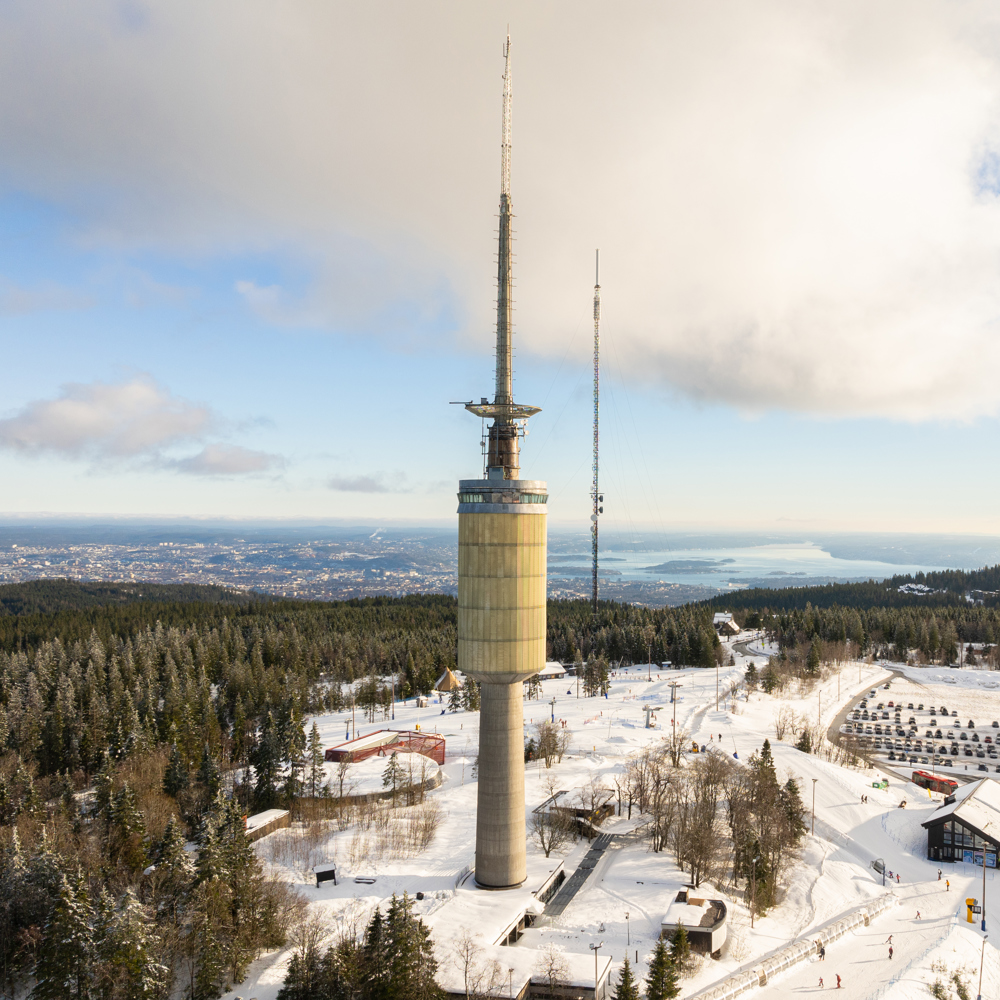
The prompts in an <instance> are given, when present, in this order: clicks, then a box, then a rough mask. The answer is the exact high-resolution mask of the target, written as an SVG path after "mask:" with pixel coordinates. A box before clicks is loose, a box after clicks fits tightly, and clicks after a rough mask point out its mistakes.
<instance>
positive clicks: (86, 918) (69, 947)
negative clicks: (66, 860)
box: [31, 872, 95, 1000]
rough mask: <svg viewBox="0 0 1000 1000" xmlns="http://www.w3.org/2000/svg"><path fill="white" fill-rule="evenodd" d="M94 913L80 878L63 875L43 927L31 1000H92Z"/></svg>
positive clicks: (78, 875) (77, 875) (80, 875)
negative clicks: (53, 905) (56, 898)
mask: <svg viewBox="0 0 1000 1000" xmlns="http://www.w3.org/2000/svg"><path fill="white" fill-rule="evenodd" d="M93 921H94V911H93V908H92V907H91V905H90V899H89V897H88V895H87V888H86V885H85V884H84V880H83V875H82V874H81V873H80V872H77V873H76V874H75V875H74V876H72V878H68V877H66V876H65V875H64V876H63V880H62V887H61V889H60V892H59V901H58V902H57V903H56V906H55V909H54V910H53V912H52V917H51V918H50V919H49V922H48V924H47V925H46V927H45V947H44V948H42V949H41V950H40V952H39V958H38V963H37V964H36V966H35V988H34V989H33V990H32V991H31V1000H91V998H92V997H94V959H95V949H94V934H93V929H92V927H93Z"/></svg>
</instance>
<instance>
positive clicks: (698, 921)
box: [661, 892, 726, 928]
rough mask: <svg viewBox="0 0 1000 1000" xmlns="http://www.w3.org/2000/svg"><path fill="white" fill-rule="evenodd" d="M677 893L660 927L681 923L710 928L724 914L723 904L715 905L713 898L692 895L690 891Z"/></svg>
mask: <svg viewBox="0 0 1000 1000" xmlns="http://www.w3.org/2000/svg"><path fill="white" fill-rule="evenodd" d="M677 895H678V898H677V899H675V900H674V901H673V902H672V903H671V904H670V906H669V907H668V908H667V913H666V916H664V918H663V921H662V923H661V926H662V927H676V926H677V925H678V924H683V925H684V926H685V927H704V928H710V927H714V926H715V925H716V924H717V923H718V922H719V920H721V919H723V918H724V916H725V912H726V911H725V904H722V905H721V906H717V905H716V901H715V900H712V899H705V898H703V897H701V896H692V895H691V894H690V893H683V892H681V893H678V894H677ZM681 897H683V899H682V898H681Z"/></svg>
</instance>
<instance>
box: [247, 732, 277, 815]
mask: <svg viewBox="0 0 1000 1000" xmlns="http://www.w3.org/2000/svg"><path fill="white" fill-rule="evenodd" d="M250 763H251V764H252V765H253V770H254V788H253V794H254V801H255V803H256V805H257V808H258V809H270V808H272V807H273V806H274V805H275V804H276V803H277V801H278V776H279V774H280V773H281V744H280V740H279V737H278V731H277V727H276V726H275V723H274V716H273V715H272V714H271V713H270V712H268V713H267V715H266V716H265V718H264V724H263V725H262V726H261V728H260V734H259V735H258V737H257V742H256V744H255V745H254V748H253V750H251V751H250Z"/></svg>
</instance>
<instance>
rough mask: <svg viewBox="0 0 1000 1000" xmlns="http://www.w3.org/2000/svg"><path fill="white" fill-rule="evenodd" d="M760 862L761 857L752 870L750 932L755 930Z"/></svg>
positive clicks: (757, 859)
mask: <svg viewBox="0 0 1000 1000" xmlns="http://www.w3.org/2000/svg"><path fill="white" fill-rule="evenodd" d="M758 861H760V855H759V854H758V855H757V857H755V858H754V859H753V867H752V868H751V869H750V880H751V888H750V930H753V918H754V910H755V908H756V906H757V862H758Z"/></svg>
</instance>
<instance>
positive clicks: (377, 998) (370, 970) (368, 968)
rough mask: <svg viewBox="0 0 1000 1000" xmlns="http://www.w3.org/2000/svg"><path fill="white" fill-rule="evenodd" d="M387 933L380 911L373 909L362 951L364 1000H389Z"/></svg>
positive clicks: (377, 908)
mask: <svg viewBox="0 0 1000 1000" xmlns="http://www.w3.org/2000/svg"><path fill="white" fill-rule="evenodd" d="M388 945H389V940H388V933H387V931H386V926H385V920H384V919H383V917H382V911H381V910H380V909H379V907H377V906H376V907H375V912H374V913H373V914H372V917H371V920H369V921H368V927H367V928H366V930H365V941H364V946H363V950H362V954H363V960H362V964H361V968H362V973H361V975H362V993H363V995H364V997H365V1000H389V997H390V994H389V962H390V956H389V954H388Z"/></svg>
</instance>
